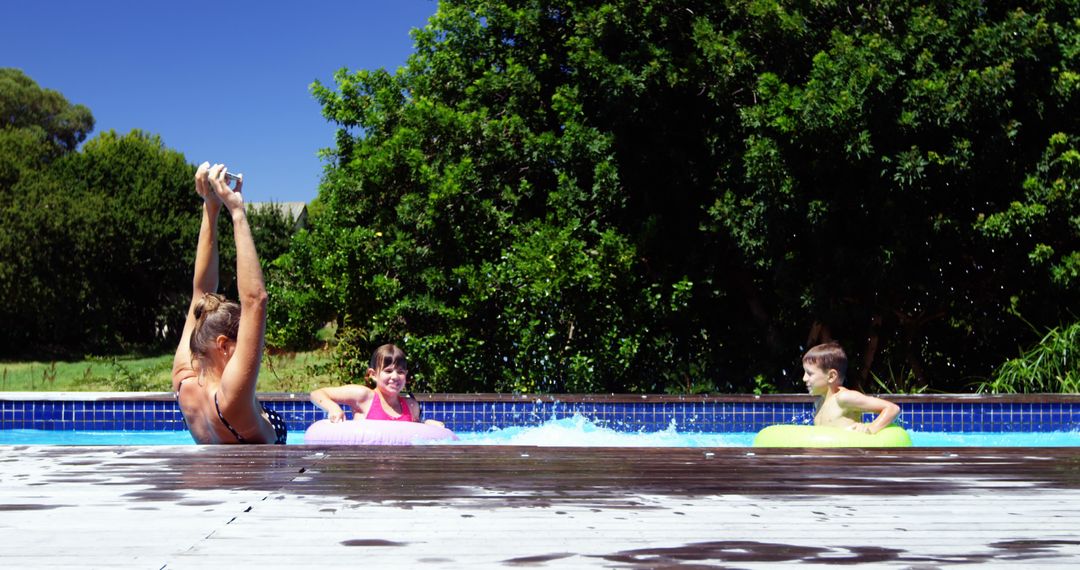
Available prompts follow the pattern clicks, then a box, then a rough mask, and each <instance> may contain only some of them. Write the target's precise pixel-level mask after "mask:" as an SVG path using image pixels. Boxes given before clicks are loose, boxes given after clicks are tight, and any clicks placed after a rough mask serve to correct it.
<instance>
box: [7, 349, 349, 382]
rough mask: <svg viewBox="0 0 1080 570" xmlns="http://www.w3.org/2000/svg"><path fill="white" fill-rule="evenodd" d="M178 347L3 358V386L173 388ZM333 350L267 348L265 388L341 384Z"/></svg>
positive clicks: (261, 373)
mask: <svg viewBox="0 0 1080 570" xmlns="http://www.w3.org/2000/svg"><path fill="white" fill-rule="evenodd" d="M172 359H173V355H172V353H169V354H162V355H160V356H150V357H132V356H118V357H93V356H91V357H88V358H86V359H85V360H80V361H75V362H60V361H55V362H0V391H2V392H95V391H102V392H112V391H117V392H168V391H170V390H172V378H171V375H172V374H171V373H172ZM333 369H334V367H333V358H332V354H331V353H330V352H329V351H327V350H314V351H310V352H290V353H279V354H269V353H267V354H264V356H263V360H262V368H261V369H260V371H259V391H260V392H309V391H311V390H313V389H315V388H317V387H319V386H327V385H331V384H338V383H340V381H339V380H338V379H337V378H336V377H335V376H334V375H333Z"/></svg>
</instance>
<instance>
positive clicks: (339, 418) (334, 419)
mask: <svg viewBox="0 0 1080 570" xmlns="http://www.w3.org/2000/svg"><path fill="white" fill-rule="evenodd" d="M327 415H329V416H330V423H332V424H336V423H338V422H343V421H345V411H344V410H342V409H341V408H338V409H337V411H332V412H329V413H328V414H327Z"/></svg>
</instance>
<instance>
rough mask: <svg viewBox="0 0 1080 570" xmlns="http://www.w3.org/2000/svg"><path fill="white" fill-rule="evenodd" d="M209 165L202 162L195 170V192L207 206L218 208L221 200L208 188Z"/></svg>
mask: <svg viewBox="0 0 1080 570" xmlns="http://www.w3.org/2000/svg"><path fill="white" fill-rule="evenodd" d="M209 174H210V163H209V162H204V163H202V164H200V165H199V168H198V169H196V170H195V192H197V193H198V194H199V196H202V199H203V201H204V202H206V204H207V205H208V206H220V205H221V199H219V198H218V197H217V194H215V193H214V190H213V188H211V186H210V177H209Z"/></svg>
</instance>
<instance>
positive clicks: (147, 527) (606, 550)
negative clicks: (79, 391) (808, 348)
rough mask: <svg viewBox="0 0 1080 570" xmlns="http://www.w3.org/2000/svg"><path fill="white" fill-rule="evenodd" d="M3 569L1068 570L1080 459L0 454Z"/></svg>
mask: <svg viewBox="0 0 1080 570" xmlns="http://www.w3.org/2000/svg"><path fill="white" fill-rule="evenodd" d="M0 512H2V515H0V533H2V536H3V537H4V538H3V540H2V541H0V562H2V565H3V566H4V567H34V568H41V567H51V566H56V567H60V566H67V567H71V566H75V567H106V566H108V567H132V568H192V567H200V568H201V567H226V566H227V567H230V568H260V569H262V568H279V567H294V568H307V567H315V566H318V567H335V566H342V567H344V566H349V567H355V566H358V565H360V566H364V567H368V568H391V567H403V566H416V565H422V566H428V567H432V568H466V567H470V568H475V567H519V566H521V567H534V568H588V567H606V568H656V567H675V568H702V567H710V568H716V567H738V568H755V567H765V566H771V565H774V564H777V563H784V562H789V563H794V562H798V563H800V564H801V565H803V566H807V565H809V566H814V565H825V564H853V563H862V562H866V563H874V564H875V565H878V566H885V567H897V568H908V567H917V568H933V567H941V566H949V565H953V564H963V565H969V564H973V563H978V564H997V565H1004V566H1010V567H1012V566H1017V565H1027V566H1036V567H1039V568H1047V567H1054V566H1060V567H1062V568H1064V567H1066V566H1068V567H1076V565H1077V564H1078V563H1080V533H1077V531H1076V529H1077V528H1080V448H1039V449H1030V448H1028V449H1024V448H981V449H980V448H967V449H941V448H936V449H925V448H923V449H917V448H916V449H904V450H751V449H745V448H722V449H721V448H718V449H627V448H591V449H590V448H572V449H568V448H537V447H449V446H436V447H417V448H377V447H368V448H343V447H314V446H296V447H269V446H268V447H238V446H231V447H224V446H222V447H196V446H184V447H123V448H119V447H118V448H74V447H49V446H45V447H20V446H7V447H0Z"/></svg>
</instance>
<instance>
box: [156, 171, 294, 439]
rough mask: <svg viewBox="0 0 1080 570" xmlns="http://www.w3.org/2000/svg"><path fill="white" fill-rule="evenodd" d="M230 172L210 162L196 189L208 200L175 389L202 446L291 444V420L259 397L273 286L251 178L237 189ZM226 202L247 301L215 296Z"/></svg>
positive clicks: (240, 182) (197, 178)
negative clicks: (251, 213)
mask: <svg viewBox="0 0 1080 570" xmlns="http://www.w3.org/2000/svg"><path fill="white" fill-rule="evenodd" d="M226 174H227V172H226V169H225V166H224V165H222V164H215V165H214V166H210V164H209V163H206V162H204V163H202V164H201V165H199V168H198V169H197V170H196V171H195V191H196V192H198V193H199V195H200V196H202V198H203V215H202V226H201V228H200V229H199V244H198V246H197V248H196V250H195V278H194V280H193V281H192V291H191V304H190V307H189V308H188V314H187V320H186V321H185V322H184V331H183V333H182V334H181V335H180V346H178V347H177V348H176V356H175V358H174V359H173V370H172V378H173V391H174V392H175V393H176V400H177V402H178V403H179V404H180V410H181V411H182V412H183V414H184V421H185V422H186V423H187V427H188V430H189V431H191V436H192V437H193V438H194V439H195V442H196V443H285V437H286V435H287V434H286V428H285V422H284V421H282V419H281V417H280V416H278V415H277V414H276V413H274V412H273V411H272V410H269V409H266V408H264V407H263V406H262V405H261V404H259V401H258V399H257V398H256V395H255V383H256V382H257V381H258V377H259V362H260V361H261V360H262V350H263V343H264V336H265V332H266V300H267V295H266V287H265V285H264V284H263V275H262V269H261V268H260V267H259V257H258V254H256V252H255V241H254V240H253V239H252V237H251V227H250V226H249V225H248V221H247V213H246V212H245V210H244V199H243V197H242V196H241V195H240V188H241V187H242V186H243V180H242V179H237V181H236V190H233V189H231V188H229V186H228V183H227V181H226ZM222 206H225V208H226V209H227V210H228V213H229V217H230V218H231V219H232V223H233V236H234V238H235V241H236V286H237V290H238V292H239V294H240V302H239V303H234V302H231V301H226V300H225V298H224V297H222V296H221V295H218V294H217V293H215V291H216V290H217V286H218V247H217V220H218V214H219V213H220V212H221V207H222Z"/></svg>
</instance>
